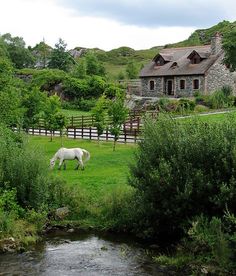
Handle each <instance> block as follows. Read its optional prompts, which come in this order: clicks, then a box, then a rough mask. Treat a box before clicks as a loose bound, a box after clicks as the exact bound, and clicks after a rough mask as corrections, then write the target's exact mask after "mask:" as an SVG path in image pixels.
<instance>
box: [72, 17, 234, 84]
mask: <svg viewBox="0 0 236 276" xmlns="http://www.w3.org/2000/svg"><path fill="white" fill-rule="evenodd" d="M234 28H236V21H235V22H229V21H226V20H224V21H222V22H220V23H218V24H217V25H214V26H212V27H210V28H207V29H198V30H196V31H194V32H193V33H192V34H191V35H190V36H189V38H188V39H186V40H183V41H180V42H178V43H174V44H167V45H164V46H155V47H152V48H150V49H144V50H134V49H132V48H130V47H126V46H123V47H120V48H117V49H112V50H110V51H104V50H101V49H98V48H94V49H86V51H85V52H87V51H93V52H94V53H95V55H96V56H97V58H98V60H99V61H100V62H102V63H103V65H104V67H105V69H106V72H107V73H108V76H109V77H110V78H111V79H117V78H118V76H119V75H121V74H123V75H125V69H126V66H127V64H128V63H129V62H131V61H132V62H133V63H134V64H135V65H136V66H137V68H138V69H141V67H142V66H143V65H145V64H146V63H148V62H149V61H150V60H151V59H152V58H153V57H154V56H155V55H156V54H157V53H158V52H159V51H160V50H161V49H162V48H163V47H164V48H172V47H187V46H195V45H205V44H209V43H210V41H211V37H212V36H213V35H214V34H215V33H216V32H220V33H221V34H223V35H224V34H225V33H227V32H229V31H230V30H232V29H234ZM77 49H81V47H78V48H77Z"/></svg>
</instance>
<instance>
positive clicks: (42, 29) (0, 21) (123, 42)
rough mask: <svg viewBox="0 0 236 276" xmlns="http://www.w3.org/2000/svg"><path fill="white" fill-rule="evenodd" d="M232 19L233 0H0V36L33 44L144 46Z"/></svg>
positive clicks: (171, 40) (234, 12) (235, 7)
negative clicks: (63, 42)
mask: <svg viewBox="0 0 236 276" xmlns="http://www.w3.org/2000/svg"><path fill="white" fill-rule="evenodd" d="M222 20H228V21H230V22H232V21H235V20H236V4H235V0H224V1H223V0H117V1H115V0H0V35H3V34H5V33H10V34H11V35H12V36H19V37H22V38H23V39H24V41H25V42H26V45H27V46H32V47H34V46H35V45H36V44H37V43H39V42H40V41H43V40H44V41H45V42H46V43H47V44H49V45H50V46H52V47H54V46H55V44H56V43H57V42H58V40H59V38H61V39H63V40H64V41H65V43H66V44H67V49H73V48H75V47H86V48H95V47H97V48H100V49H103V50H106V51H107V50H111V49H115V48H118V47H121V46H128V47H131V48H133V49H135V50H139V49H149V48H151V47H154V46H161V45H165V44H168V43H174V42H178V41H181V40H184V39H187V38H188V37H189V35H191V33H193V32H194V30H196V29H201V28H204V29H205V28H209V27H211V26H213V25H215V24H217V23H219V22H220V21H222Z"/></svg>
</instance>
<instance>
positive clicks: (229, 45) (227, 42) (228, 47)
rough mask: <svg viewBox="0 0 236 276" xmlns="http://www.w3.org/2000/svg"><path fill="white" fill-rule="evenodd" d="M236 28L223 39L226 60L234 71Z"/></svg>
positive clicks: (235, 68) (235, 66)
mask: <svg viewBox="0 0 236 276" xmlns="http://www.w3.org/2000/svg"><path fill="white" fill-rule="evenodd" d="M235 41H236V29H234V30H232V31H230V32H228V33H226V34H225V35H224V39H223V49H224V51H225V59H224V62H225V64H227V65H228V66H229V68H230V69H231V70H232V71H235V70H236V44H235Z"/></svg>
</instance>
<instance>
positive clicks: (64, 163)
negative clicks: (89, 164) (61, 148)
mask: <svg viewBox="0 0 236 276" xmlns="http://www.w3.org/2000/svg"><path fill="white" fill-rule="evenodd" d="M63 165H64V170H66V161H65V160H64V162H63Z"/></svg>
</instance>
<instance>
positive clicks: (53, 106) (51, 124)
mask: <svg viewBox="0 0 236 276" xmlns="http://www.w3.org/2000/svg"><path fill="white" fill-rule="evenodd" d="M60 109H61V102H60V98H59V97H58V96H56V95H53V96H50V97H48V98H47V101H46V105H45V109H44V116H43V118H44V122H45V126H46V129H48V130H50V132H51V141H52V137H53V131H54V130H60V131H62V130H63V128H64V127H65V126H66V123H67V120H66V117H65V115H64V114H63V113H61V112H60Z"/></svg>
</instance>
